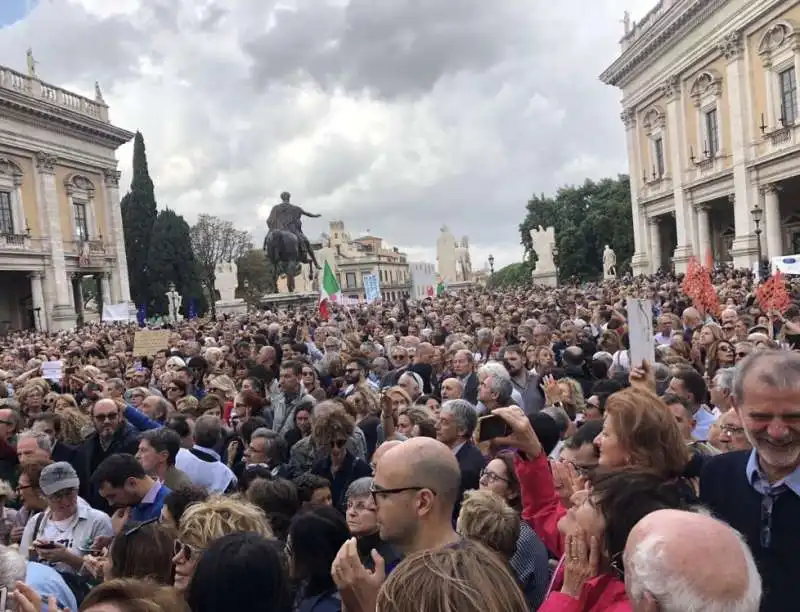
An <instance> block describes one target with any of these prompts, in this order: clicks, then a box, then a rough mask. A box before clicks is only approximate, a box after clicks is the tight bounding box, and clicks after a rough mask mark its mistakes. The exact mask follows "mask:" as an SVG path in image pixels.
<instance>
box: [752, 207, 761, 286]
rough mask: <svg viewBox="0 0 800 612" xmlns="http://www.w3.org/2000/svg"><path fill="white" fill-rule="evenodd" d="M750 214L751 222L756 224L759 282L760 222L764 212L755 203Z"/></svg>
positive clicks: (759, 278) (759, 275)
mask: <svg viewBox="0 0 800 612" xmlns="http://www.w3.org/2000/svg"><path fill="white" fill-rule="evenodd" d="M750 214H751V215H753V222H754V223H755V224H756V244H757V247H758V268H757V269H758V280H759V281H760V280H761V276H762V261H761V257H762V254H761V231H762V230H761V220H762V219H763V218H764V210H763V209H762V208H761V207H760V206H759V205H758V202H756V203H755V205H754V206H753V208H752V209H751V210H750Z"/></svg>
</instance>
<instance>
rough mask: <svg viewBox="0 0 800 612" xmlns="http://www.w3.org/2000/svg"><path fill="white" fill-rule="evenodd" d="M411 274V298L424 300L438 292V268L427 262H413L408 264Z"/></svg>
mask: <svg viewBox="0 0 800 612" xmlns="http://www.w3.org/2000/svg"><path fill="white" fill-rule="evenodd" d="M408 269H409V272H410V273H411V297H412V298H414V299H415V300H422V299H425V298H426V297H428V296H429V295H433V294H435V292H436V285H437V284H438V279H437V277H436V266H435V265H434V264H432V263H427V262H421V261H419V262H412V263H410V264H408Z"/></svg>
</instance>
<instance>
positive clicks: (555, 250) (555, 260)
mask: <svg viewBox="0 0 800 612" xmlns="http://www.w3.org/2000/svg"><path fill="white" fill-rule="evenodd" d="M550 252H551V253H552V254H553V263H554V264H555V265H556V279H558V245H557V244H555V243H553V244H551V245H550Z"/></svg>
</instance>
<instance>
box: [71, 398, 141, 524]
mask: <svg viewBox="0 0 800 612" xmlns="http://www.w3.org/2000/svg"><path fill="white" fill-rule="evenodd" d="M92 424H93V425H94V432H93V433H92V434H91V435H89V437H88V438H86V440H84V441H83V443H82V444H81V445H80V446H79V447H78V448H77V452H76V454H75V459H74V464H73V467H74V468H75V471H77V472H78V475H79V477H80V479H81V489H80V493H81V497H83V499H85V500H86V501H87V502H89V504H90V505H91V506H92V507H93V508H97V509H98V510H102V511H104V512H109V513H110V510H111V508H110V506H109V505H108V502H106V500H105V499H104V498H103V497H102V496H101V495H100V493H99V491H98V490H97V487H96V486H94V485H92V484H91V481H90V480H91V477H92V474H94V472H95V470H96V469H97V467H98V466H99V465H100V464H101V463H102V462H103V460H104V459H105V458H106V457H110V456H111V455H115V454H117V453H127V454H130V455H135V454H136V451H137V450H138V448H139V431H138V430H137V429H136V428H135V427H133V426H132V425H130V424H129V423H128V422H127V421H126V420H125V419H124V418H123V416H122V409H121V408H120V407H119V406H118V405H117V404H116V403H115V402H114V401H113V400H110V399H101V400H98V401H97V402H95V404H94V406H93V407H92Z"/></svg>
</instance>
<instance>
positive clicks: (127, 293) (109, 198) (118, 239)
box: [103, 168, 136, 315]
mask: <svg viewBox="0 0 800 612" xmlns="http://www.w3.org/2000/svg"><path fill="white" fill-rule="evenodd" d="M103 175H104V177H105V187H106V203H107V205H108V210H107V211H106V213H107V215H108V218H109V227H110V228H111V237H110V238H109V241H108V242H109V243H110V244H111V245H113V248H114V251H115V253H116V260H115V269H114V271H115V273H114V277H115V278H116V280H117V282H116V283H114V285H115V287H114V298H115V299H114V300H113V301H114V303H115V304H119V303H120V302H130V301H131V287H130V281H129V280H128V258H127V256H126V254H125V234H124V232H123V229H122V209H121V208H120V203H119V177H120V172H119V171H117V170H115V169H114V168H109V169H106V170H104V171H103ZM135 309H136V307H135V306H133V307H132V310H133V314H134V315H135Z"/></svg>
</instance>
